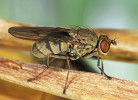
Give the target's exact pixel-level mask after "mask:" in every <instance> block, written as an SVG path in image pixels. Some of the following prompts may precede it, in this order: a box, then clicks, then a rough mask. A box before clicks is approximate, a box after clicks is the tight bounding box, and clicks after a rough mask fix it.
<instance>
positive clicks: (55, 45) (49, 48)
mask: <svg viewBox="0 0 138 100" xmlns="http://www.w3.org/2000/svg"><path fill="white" fill-rule="evenodd" d="M67 49H68V45H67V43H66V42H62V41H59V40H55V41H49V40H48V39H47V40H42V41H36V43H34V45H33V48H32V54H33V55H34V56H36V57H39V58H44V57H46V56H47V55H48V54H63V52H65V51H67Z"/></svg>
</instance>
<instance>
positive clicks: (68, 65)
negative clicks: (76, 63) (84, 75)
mask: <svg viewBox="0 0 138 100" xmlns="http://www.w3.org/2000/svg"><path fill="white" fill-rule="evenodd" d="M67 67H68V73H67V77H66V82H65V86H64V90H63V94H65V93H66V89H67V83H68V77H69V70H70V60H69V57H67Z"/></svg>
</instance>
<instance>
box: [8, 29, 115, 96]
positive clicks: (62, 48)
mask: <svg viewBox="0 0 138 100" xmlns="http://www.w3.org/2000/svg"><path fill="white" fill-rule="evenodd" d="M8 31H9V33H10V34H11V35H13V36H15V37H17V38H21V39H25V40H33V41H36V42H35V43H34V45H33V47H32V54H33V55H34V56H36V57H38V58H47V67H46V68H45V69H44V70H43V71H42V72H41V73H40V74H39V75H37V76H36V77H34V78H31V79H28V80H27V81H28V82H30V81H33V80H35V79H37V78H38V77H39V76H40V75H42V74H43V73H44V72H45V71H46V70H47V68H48V67H49V58H50V57H54V58H59V59H66V60H67V67H68V73H67V77H66V82H65V86H64V90H63V94H65V92H66V88H67V82H68V76H69V69H70V63H69V62H70V60H77V59H79V58H97V60H98V62H97V67H98V68H99V69H100V70H101V74H103V75H105V76H106V77H107V78H109V79H110V78H111V77H110V76H108V75H106V74H105V72H104V69H103V62H102V60H101V65H102V66H101V67H100V59H101V58H100V57H99V55H107V53H108V52H109V49H110V45H111V44H113V45H116V44H117V43H116V41H115V40H111V39H110V38H109V37H108V36H107V35H100V36H99V37H98V36H97V34H96V33H95V32H94V31H91V30H89V29H87V28H61V27H11V28H9V30H8Z"/></svg>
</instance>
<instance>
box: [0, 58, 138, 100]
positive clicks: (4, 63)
mask: <svg viewBox="0 0 138 100" xmlns="http://www.w3.org/2000/svg"><path fill="white" fill-rule="evenodd" d="M45 67H46V66H45V65H40V64H31V63H25V62H21V61H16V60H11V59H7V58H2V57H0V78H1V79H3V80H6V81H10V82H13V83H16V84H19V85H23V86H25V87H30V88H32V89H36V90H40V91H43V92H46V93H50V94H54V95H57V96H61V97H65V98H69V99H76V100H92V99H102V100H103V99H104V100H106V99H108V100H109V99H111V100H126V99H130V100H137V99H138V82H133V81H129V80H123V79H117V78H112V79H111V80H109V79H107V78H106V77H104V76H102V75H99V74H93V73H88V72H81V71H73V70H70V75H69V81H68V85H67V90H66V94H65V95H64V94H63V88H64V84H65V79H66V75H67V70H66V69H60V68H48V69H47V71H46V72H45V73H44V74H43V75H42V76H41V77H39V78H38V79H37V80H34V81H32V82H27V81H26V80H27V79H29V78H33V77H35V76H36V75H38V74H39V73H40V72H41V71H42V70H43V69H44V68H45Z"/></svg>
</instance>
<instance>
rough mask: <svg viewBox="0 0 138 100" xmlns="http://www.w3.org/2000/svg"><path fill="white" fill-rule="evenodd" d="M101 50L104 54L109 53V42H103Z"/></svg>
mask: <svg viewBox="0 0 138 100" xmlns="http://www.w3.org/2000/svg"><path fill="white" fill-rule="evenodd" d="M100 48H101V50H102V52H103V53H107V52H108V50H109V48H110V44H109V42H108V41H107V40H102V41H101V43H100Z"/></svg>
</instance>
